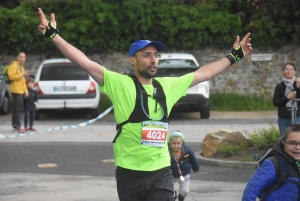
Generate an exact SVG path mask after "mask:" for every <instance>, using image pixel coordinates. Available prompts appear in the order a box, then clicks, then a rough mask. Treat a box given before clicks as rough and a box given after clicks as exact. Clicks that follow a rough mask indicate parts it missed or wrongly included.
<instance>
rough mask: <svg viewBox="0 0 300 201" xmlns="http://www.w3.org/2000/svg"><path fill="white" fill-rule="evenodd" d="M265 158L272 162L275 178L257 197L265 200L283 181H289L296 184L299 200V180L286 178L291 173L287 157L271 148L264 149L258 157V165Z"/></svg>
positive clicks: (299, 200) (299, 199)
mask: <svg viewBox="0 0 300 201" xmlns="http://www.w3.org/2000/svg"><path fill="white" fill-rule="evenodd" d="M265 159H270V160H271V161H272V162H273V164H274V167H275V170H276V177H277V179H276V181H275V183H274V185H273V186H271V187H269V188H264V189H262V190H261V192H260V194H259V196H258V198H259V199H260V200H261V201H265V200H266V199H267V198H268V197H269V196H270V195H271V194H272V192H274V191H275V190H277V189H279V188H280V187H281V186H282V185H283V184H284V183H285V182H290V183H293V184H296V185H297V186H298V201H300V196H299V193H300V188H299V187H300V182H295V181H292V180H289V179H288V178H289V176H290V173H291V163H290V162H289V161H288V159H287V158H286V157H284V156H282V155H281V154H279V153H278V152H276V151H275V150H274V149H273V148H271V149H269V150H268V151H266V153H265V154H264V155H263V156H262V157H261V158H260V159H259V161H258V163H259V166H260V165H261V164H262V163H263V162H264V160H265ZM263 195H264V196H263Z"/></svg>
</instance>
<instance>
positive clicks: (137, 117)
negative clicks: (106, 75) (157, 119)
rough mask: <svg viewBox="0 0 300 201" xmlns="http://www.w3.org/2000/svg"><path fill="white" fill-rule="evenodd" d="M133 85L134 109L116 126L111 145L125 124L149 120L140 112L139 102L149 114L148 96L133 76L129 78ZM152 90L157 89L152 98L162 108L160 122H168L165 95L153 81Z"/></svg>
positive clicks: (160, 87)
mask: <svg viewBox="0 0 300 201" xmlns="http://www.w3.org/2000/svg"><path fill="white" fill-rule="evenodd" d="M130 77H131V78H132V80H133V82H134V84H135V88H136V100H135V107H134V109H133V111H132V113H131V114H130V116H129V118H128V119H127V120H126V121H123V122H122V123H120V124H117V127H116V129H117V131H118V132H117V134H116V136H115V138H114V140H113V141H112V142H113V143H115V142H116V140H117V138H118V137H119V136H120V134H121V132H122V127H123V126H124V125H125V124H127V123H139V122H142V121H147V120H149V118H148V117H147V116H146V115H145V114H144V112H143V111H142V105H141V101H143V105H144V109H145V111H146V112H147V113H148V114H149V109H148V94H147V93H146V92H145V89H144V87H143V85H141V83H139V81H138V80H137V78H136V77H135V76H134V75H133V76H130ZM152 84H153V86H154V88H156V89H157V91H156V95H155V94H154V96H153V98H154V99H155V100H156V101H157V102H159V103H160V105H161V106H162V109H163V110H164V116H163V118H162V119H161V121H163V122H168V110H167V105H166V96H165V93H164V91H163V88H162V86H161V85H160V84H159V83H158V82H157V81H156V80H155V79H153V82H152ZM140 89H141V91H140ZM141 93H142V100H141V96H140V94H141Z"/></svg>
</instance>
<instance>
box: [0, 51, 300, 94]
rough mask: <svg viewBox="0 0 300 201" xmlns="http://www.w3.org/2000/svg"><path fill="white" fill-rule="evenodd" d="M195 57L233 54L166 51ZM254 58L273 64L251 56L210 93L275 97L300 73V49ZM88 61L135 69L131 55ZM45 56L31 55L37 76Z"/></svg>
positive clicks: (205, 59) (0, 63)
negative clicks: (287, 74) (289, 76)
mask: <svg viewBox="0 0 300 201" xmlns="http://www.w3.org/2000/svg"><path fill="white" fill-rule="evenodd" d="M166 52H169V53H171V52H186V53H192V54H193V55H194V56H195V57H196V58H197V60H198V62H199V64H200V66H202V65H205V64H208V63H210V62H213V61H216V60H218V59H219V58H221V57H223V56H225V55H226V54H227V53H228V52H229V50H224V49H223V50H217V49H197V50H192V51H166ZM253 54H271V55H272V58H271V61H252V59H251V55H247V56H246V57H245V58H244V59H242V60H241V61H239V62H237V63H235V64H234V65H232V66H231V67H230V68H228V69H226V70H225V71H224V72H222V73H221V74H219V75H217V76H216V77H214V78H212V79H211V80H210V91H211V92H212V93H214V92H234V93H238V94H259V95H263V96H270V95H271V96H272V94H273V91H274V87H275V85H276V84H277V83H278V82H280V81H281V80H282V67H283V66H284V65H285V64H286V63H288V62H292V63H294V64H295V66H296V68H298V69H297V70H298V71H299V70H300V67H299V65H300V48H299V47H297V46H295V45H287V46H284V47H282V48H279V49H264V50H259V49H257V48H255V49H254V51H253ZM88 57H89V58H90V59H91V60H93V61H95V62H98V63H100V64H101V65H103V66H105V67H106V68H108V69H111V70H113V71H116V72H120V73H124V72H126V71H127V70H129V69H131V64H130V62H129V59H128V56H127V52H115V53H112V54H94V55H88ZM49 58H50V57H47V56H45V55H30V54H28V53H27V60H26V64H25V68H26V69H28V70H30V71H31V72H32V73H33V74H34V73H35V72H36V71H37V68H38V66H39V65H40V63H41V62H42V61H43V60H44V59H49ZM13 59H15V56H3V55H0V69H2V68H3V67H4V66H5V65H7V64H9V63H10V62H11V61H12V60H13Z"/></svg>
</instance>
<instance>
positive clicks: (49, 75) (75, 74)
mask: <svg viewBox="0 0 300 201" xmlns="http://www.w3.org/2000/svg"><path fill="white" fill-rule="evenodd" d="M40 80H41V81H54V80H89V75H88V74H87V73H86V72H85V71H84V70H82V69H81V68H80V67H78V66H76V65H75V64H45V65H44V66H43V68H42V72H41V76H40Z"/></svg>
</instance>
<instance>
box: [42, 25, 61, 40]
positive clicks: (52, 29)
mask: <svg viewBox="0 0 300 201" xmlns="http://www.w3.org/2000/svg"><path fill="white" fill-rule="evenodd" d="M48 26H49V27H50V29H45V31H44V33H43V35H44V36H45V37H46V38H47V39H48V40H51V39H53V38H54V37H55V36H56V35H57V34H58V33H59V31H58V29H57V28H56V27H54V26H53V25H52V22H50V21H49V23H48Z"/></svg>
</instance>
